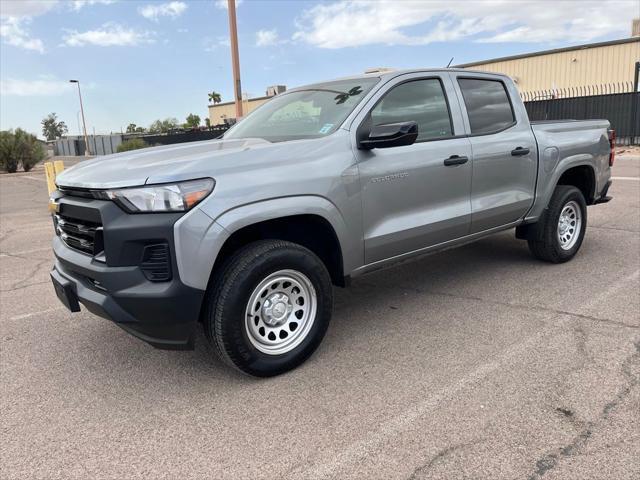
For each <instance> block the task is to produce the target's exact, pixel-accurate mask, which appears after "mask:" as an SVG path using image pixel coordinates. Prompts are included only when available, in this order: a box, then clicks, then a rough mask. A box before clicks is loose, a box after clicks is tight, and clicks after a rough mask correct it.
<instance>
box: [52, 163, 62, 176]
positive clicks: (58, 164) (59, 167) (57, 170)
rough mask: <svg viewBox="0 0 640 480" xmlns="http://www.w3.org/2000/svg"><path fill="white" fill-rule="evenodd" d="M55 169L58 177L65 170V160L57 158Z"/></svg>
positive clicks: (54, 164)
mask: <svg viewBox="0 0 640 480" xmlns="http://www.w3.org/2000/svg"><path fill="white" fill-rule="evenodd" d="M53 169H54V170H55V172H56V177H57V176H58V175H59V174H60V173H62V171H63V170H64V162H63V161H62V160H56V161H55V162H53Z"/></svg>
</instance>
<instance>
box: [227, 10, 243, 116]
mask: <svg viewBox="0 0 640 480" xmlns="http://www.w3.org/2000/svg"><path fill="white" fill-rule="evenodd" d="M227 1H228V6H229V40H230V42H231V64H232V66H233V93H234V95H235V97H236V98H235V100H236V120H237V121H240V117H242V88H241V86H240V56H239V55H238V26H237V24H236V0H227Z"/></svg>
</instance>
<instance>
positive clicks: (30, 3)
mask: <svg viewBox="0 0 640 480" xmlns="http://www.w3.org/2000/svg"><path fill="white" fill-rule="evenodd" d="M1 1H2V4H1V5H0V37H1V38H2V40H3V42H4V43H6V44H7V45H12V46H14V47H19V48H24V49H25V50H33V51H36V52H39V53H44V44H43V42H42V40H40V39H39V38H32V37H31V34H30V32H29V30H28V29H27V25H29V24H30V23H31V19H32V17H35V16H37V15H42V14H44V13H46V12H48V11H49V10H51V9H52V8H53V7H55V6H56V4H57V3H58V2H57V0H1Z"/></svg>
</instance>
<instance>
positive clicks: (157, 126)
mask: <svg viewBox="0 0 640 480" xmlns="http://www.w3.org/2000/svg"><path fill="white" fill-rule="evenodd" d="M178 125H179V123H178V120H177V119H176V118H173V117H169V118H165V119H164V120H156V121H155V122H153V123H152V124H151V125H149V133H167V132H168V131H170V130H174V129H175V128H177V127H178Z"/></svg>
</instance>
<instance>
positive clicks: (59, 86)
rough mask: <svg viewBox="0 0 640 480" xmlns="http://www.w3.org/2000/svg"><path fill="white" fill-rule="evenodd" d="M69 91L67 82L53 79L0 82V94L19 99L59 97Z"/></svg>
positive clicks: (4, 80)
mask: <svg viewBox="0 0 640 480" xmlns="http://www.w3.org/2000/svg"><path fill="white" fill-rule="evenodd" d="M70 91H71V87H70V85H69V82H68V81H67V82H65V81H64V80H55V79H47V78H43V79H39V80H17V79H15V78H7V79H2V80H0V94H2V95H7V96H9V95H12V96H19V97H33V96H51V95H61V94H63V93H67V92H70Z"/></svg>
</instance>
